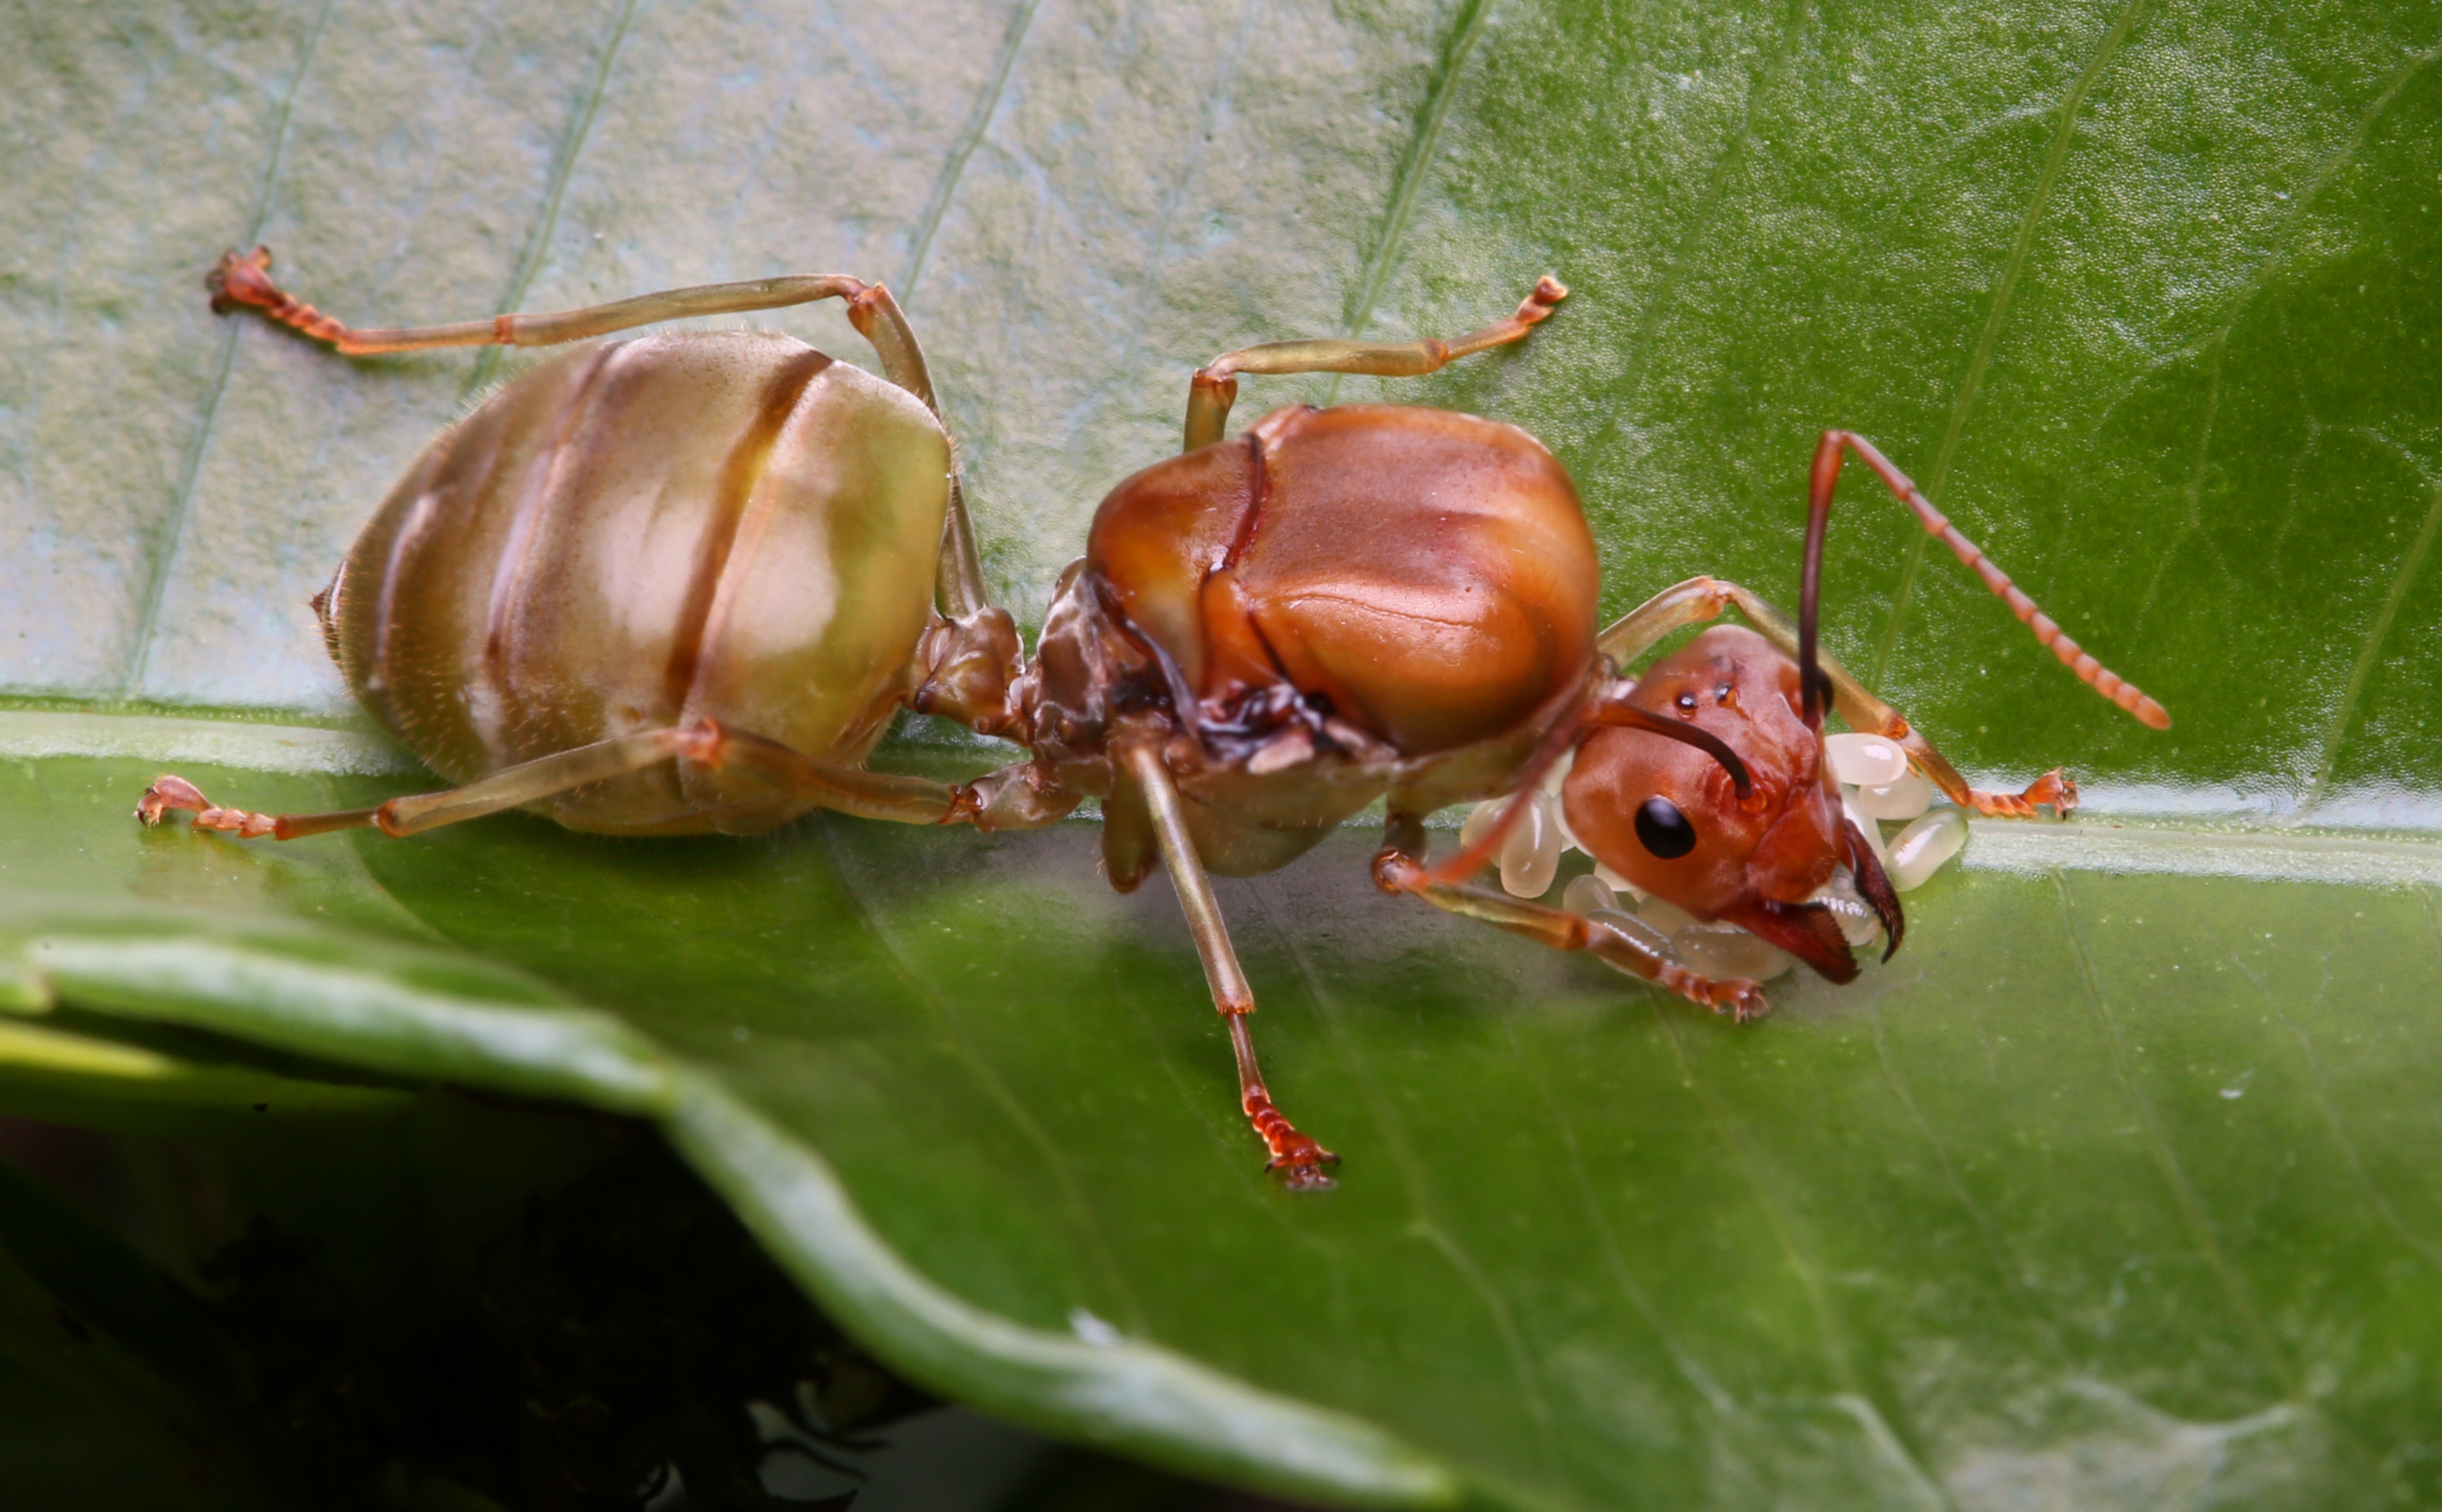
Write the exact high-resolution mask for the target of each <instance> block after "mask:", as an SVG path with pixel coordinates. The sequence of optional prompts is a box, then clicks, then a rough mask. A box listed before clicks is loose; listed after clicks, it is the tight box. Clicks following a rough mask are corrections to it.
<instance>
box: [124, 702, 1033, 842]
mask: <svg viewBox="0 0 2442 1512" xmlns="http://www.w3.org/2000/svg"><path fill="white" fill-rule="evenodd" d="M672 759H676V760H682V761H688V762H692V763H694V764H696V765H698V766H702V767H704V768H707V769H711V770H719V769H720V768H722V767H726V766H739V767H746V768H750V769H752V770H754V771H756V772H758V773H760V774H763V775H764V776H765V777H766V778H768V779H770V780H771V781H772V782H773V784H774V785H775V787H777V788H779V789H780V790H781V791H783V792H788V793H792V794H793V795H795V796H797V797H799V798H803V799H805V800H806V801H808V802H810V803H811V804H813V805H814V806H815V807H817V808H823V809H830V810H835V811H838V812H841V813H851V814H855V815H857V816H858V817H860V818H866V819H883V820H889V821H893V822H896V823H899V824H955V823H959V822H962V821H963V822H967V823H975V824H979V825H982V826H984V827H986V828H997V829H1016V828H1021V827H1023V826H1024V825H1025V824H1026V823H1027V822H1028V811H1026V809H1025V808H1024V806H1023V805H1019V804H1011V803H1006V802H1001V801H998V800H999V799H1000V797H1001V792H1000V779H1001V778H1002V777H1003V776H1004V775H1005V774H994V775H993V777H988V778H985V779H982V780H981V781H978V782H975V783H962V784H958V785H956V786H953V785H951V784H948V783H941V782H934V781H931V780H929V779H926V778H923V777H907V776H894V775H890V774H884V773H879V772H866V771H863V770H861V769H859V768H854V767H844V766H839V765H837V764H835V763H832V762H828V761H818V760H816V759H815V758H813V757H812V756H807V755H805V754H804V753H803V752H800V751H797V750H795V749H794V748H793V747H791V746H787V745H783V744H781V743H780V742H779V741H777V740H772V739H767V738H764V737H762V736H759V735H756V734H753V733H751V732H749V731H745V730H735V729H731V728H729V727H727V726H725V725H722V724H720V723H719V722H718V721H715V720H697V721H696V722H695V723H693V724H685V725H673V726H670V727H667V728H665V729H659V730H647V731H643V732H641V733H639V734H636V735H625V736H618V737H614V738H611V739H608V740H597V741H595V742H594V743H592V745H584V746H578V747H577V748H576V749H574V750H573V751H561V752H558V753H556V754H555V755H552V756H541V757H538V758H537V759H535V760H532V761H524V762H520V763H519V764H518V765H516V766H513V767H505V768H503V769H501V771H499V772H495V773H493V774H490V775H489V776H485V777H479V778H477V779H476V780H475V781H473V782H469V783H467V784H465V786H463V787H456V788H449V789H446V790H444V791H443V792H420V793H415V794H412V795H410V796H408V797H404V798H392V799H391V800H390V801H389V802H387V803H381V804H375V805H374V806H373V807H371V808H366V809H341V810H335V811H331V812H327V813H280V814H272V813H257V812H254V811H249V810H245V809H229V808H223V807H221V806H220V805H218V804H215V803H213V802H212V801H211V800H210V799H209V798H207V797H205V796H204V794H203V792H201V790H199V789H197V788H196V786H195V785H194V784H193V783H191V782H189V781H188V780H187V779H186V778H184V777H181V776H175V775H172V774H163V775H162V776H160V777H158V778H156V779H155V781H154V784H153V786H151V787H149V788H147V789H145V790H144V795H143V797H142V798H141V799H139V800H137V805H136V817H137V818H138V819H141V820H142V821H144V823H145V824H146V825H147V826H152V825H157V824H159V823H160V822H161V821H162V819H163V818H164V817H166V816H167V815H168V814H170V813H171V812H173V811H178V810H185V811H191V812H192V813H193V814H194V815H195V828H196V829H217V830H222V831H225V832H227V833H230V834H234V835H236V836H238V837H239V838H240V839H242V840H256V839H263V838H266V837H267V838H269V839H273V840H301V839H303V838H305V837H306V836H308V835H320V834H329V833H332V832H333V831H335V830H339V829H379V830H380V831H381V832H382V833H384V834H386V835H390V836H392V837H393V838H398V837H404V836H407V835H413V834H421V833H423V832H424V831H425V830H427V829H440V828H441V827H442V826H444V825H453V824H460V823H463V822H465V821H466V820H468V819H480V818H483V816H484V815H486V814H493V813H498V812H500V811H501V810H503V809H515V808H519V807H521V806H523V805H525V804H529V803H534V802H537V801H538V800H540V799H543V798H548V797H551V796H553V795H554V794H556V793H561V792H569V791H571V790H572V789H575V788H582V787H585V786H587V785H588V784H590V783H595V782H601V781H604V780H606V779H608V778H611V777H616V776H623V775H625V774H628V773H630V772H641V771H643V770H644V769H646V768H647V767H650V766H652V765H654V764H655V763H657V762H662V761H668V760H672ZM1057 817H1059V815H1058V814H1048V815H1047V816H1046V817H1044V818H1041V819H1038V820H1034V821H1033V822H1038V823H1048V822H1049V820H1050V819H1052V818H1057ZM995 819H997V820H998V821H999V822H998V823H994V822H993V821H994V820H995Z"/></svg>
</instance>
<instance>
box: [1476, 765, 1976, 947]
mask: <svg viewBox="0 0 2442 1512" xmlns="http://www.w3.org/2000/svg"><path fill="white" fill-rule="evenodd" d="M1823 758H1824V760H1825V761H1827V762H1829V763H1830V764H1831V767H1832V776H1833V777H1834V778H1836V779H1837V780H1838V781H1839V783H1840V802H1841V804H1842V806H1843V807H1844V808H1846V809H1847V811H1848V814H1849V818H1850V822H1852V823H1853V824H1855V825H1856V827H1857V832H1858V833H1860V834H1862V835H1864V836H1865V837H1866V843H1867V844H1868V845H1869V846H1871V847H1874V855H1875V857H1876V858H1877V859H1878V860H1880V861H1881V862H1882V864H1883V869H1884V871H1886V873H1888V874H1889V876H1890V879H1891V885H1892V886H1893V887H1895V888H1897V889H1898V890H1899V891H1901V892H1908V891H1912V890H1913V889H1915V888H1918V887H1922V886H1923V885H1924V884H1925V883H1926V882H1927V881H1928V880H1929V879H1930V878H1931V877H1932V876H1933V874H1934V873H1935V872H1937V871H1939V870H1941V867H1942V865H1944V864H1945V863H1947V862H1948V861H1949V860H1950V858H1951V857H1953V856H1955V855H1957V854H1959V847H1961V846H1963V845H1965V844H1966V843H1967V816H1966V815H1965V814H1964V813H1962V812H1960V811H1959V810H1957V809H1955V808H1952V807H1950V806H1949V805H1948V804H1946V803H1945V804H1943V805H1942V806H1941V808H1938V809H1937V808H1935V807H1934V806H1933V802H1934V796H1935V794H1934V788H1933V784H1932V783H1930V782H1927V781H1926V780H1925V779H1924V778H1923V777H1922V776H1919V775H1918V774H1916V773H1915V772H1913V771H1911V770H1909V768H1908V759H1907V753H1906V752H1904V751H1903V750H1901V749H1900V747H1899V745H1898V744H1897V743H1896V742H1894V741H1891V740H1888V739H1886V738H1883V737H1881V736H1879V735H1833V736H1827V737H1825V738H1824V741H1823ZM1568 774H1569V758H1568V757H1563V758H1562V759H1561V760H1560V762H1559V763H1558V765H1556V766H1555V767H1553V769H1552V771H1551V772H1550V774H1548V775H1546V776H1545V777H1544V779H1543V781H1542V783H1541V785H1540V788H1539V789H1538V791H1537V792H1536V794H1535V801H1534V802H1533V803H1531V804H1529V805H1528V806H1527V809H1526V811H1525V813H1524V814H1522V815H1521V816H1520V818H1519V821H1518V824H1517V825H1516V827H1515V828H1513V829H1511V830H1510V831H1509V833H1508V835H1507V836H1506V837H1505V838H1504V839H1503V841H1502V843H1501V848H1500V850H1499V851H1498V852H1496V853H1495V855H1494V860H1495V861H1496V862H1497V863H1498V864H1499V865H1500V868H1501V885H1502V888H1503V890H1504V891H1506V892H1508V893H1509V894H1510V895H1511V896H1513V897H1517V898H1540V897H1542V896H1543V895H1544V894H1545V893H1547V892H1549V891H1551V890H1552V884H1553V882H1554V881H1555V880H1556V879H1557V878H1558V876H1559V871H1560V857H1561V855H1562V853H1563V852H1565V851H1568V850H1583V849H1585V847H1583V846H1581V845H1579V844H1578V843H1577V837H1576V836H1575V835H1573V834H1571V833H1570V832H1569V825H1568V820H1567V819H1566V818H1565V817H1563V816H1562V814H1561V812H1560V784H1561V783H1562V782H1563V781H1564V780H1566V778H1567V777H1568ZM1508 803H1509V798H1508V797H1507V796H1506V795H1504V796H1502V797H1498V798H1489V799H1486V800H1485V801H1484V802H1483V803H1479V804H1477V805H1476V806H1475V808H1474V809H1473V810H1472V811H1470V812H1469V813H1468V814H1467V823H1466V825H1465V826H1464V827H1463V828H1462V829H1460V831H1459V839H1460V843H1461V844H1462V845H1472V844H1474V842H1475V841H1476V840H1477V839H1479V838H1481V837H1482V835H1483V834H1484V832H1485V830H1486V829H1489V828H1490V827H1491V826H1492V823H1493V821H1494V820H1495V819H1496V818H1498V817H1499V816H1500V813H1501V811H1502V810H1503V808H1505V807H1506V806H1507V805H1508ZM1886 822H1898V823H1900V824H1901V826H1902V828H1901V829H1900V830H1899V831H1898V833H1896V834H1893V835H1890V836H1888V837H1887V838H1886V837H1885V835H1884V833H1883V826H1884V824H1885V823H1886ZM1589 854H1591V852H1589ZM1813 901H1814V902H1820V903H1823V904H1825V905H1826V906H1828V907H1829V908H1831V910H1832V913H1833V914H1834V916H1836V917H1837V918H1838V919H1839V920H1840V929H1841V933H1842V934H1844V935H1846V936H1847V937H1848V939H1849V943H1850V944H1851V945H1865V944H1867V943H1868V942H1870V941H1871V940H1873V939H1874V938H1876V937H1877V936H1879V935H1880V934H1881V933H1882V923H1881V921H1880V920H1877V919H1876V918H1875V917H1874V911H1873V910H1872V909H1871V908H1868V906H1867V905H1866V902H1865V900H1864V899H1862V898H1860V897H1859V896H1858V895H1857V891H1856V887H1855V885H1854V884H1853V882H1852V881H1851V879H1850V876H1849V872H1848V868H1846V867H1842V868H1841V869H1840V871H1839V872H1838V873H1837V874H1836V875H1834V877H1833V878H1832V883H1831V884H1830V885H1829V886H1827V887H1825V888H1824V889H1823V891H1822V892H1820V893H1818V894H1816V895H1815V898H1814V900H1813ZM1560 906H1561V907H1563V908H1566V909H1568V910H1569V911H1570V912H1571V913H1575V914H1581V915H1583V916H1585V917H1586V918H1588V919H1595V920H1601V921H1602V922H1604V923H1607V924H1610V925H1612V926H1613V927H1614V928H1618V929H1623V930H1626V931H1627V932H1628V933H1630V934H1631V935H1633V936H1635V937H1637V938H1640V939H1642V940H1644V941H1645V943H1646V944H1648V945H1649V946H1651V947H1652V948H1654V949H1655V950H1657V951H1660V952H1662V953H1663V954H1665V955H1666V956H1670V957H1671V958H1673V959H1676V960H1677V961H1678V962H1679V963H1680V964H1681V965H1683V966H1686V967H1687V968H1688V969H1689V970H1691V971H1696V972H1701V973H1703V974H1704V975H1707V976H1712V977H1716V978H1719V977H1725V976H1743V977H1746V978H1748V979H1749V980H1751V981H1759V982H1761V981H1769V980H1771V979H1772V978H1773V977H1776V976H1778V975H1781V974H1782V973H1784V972H1786V971H1788V970H1789V969H1790V964H1791V962H1790V958H1789V956H1788V955H1787V954H1786V953H1785V952H1783V951H1781V950H1779V949H1778V948H1777V947H1775V946H1773V945H1770V944H1767V943H1766V942H1764V941H1763V940H1761V939H1759V938H1756V937H1755V936H1753V935H1750V934H1748V933H1747V932H1746V931H1745V930H1743V929H1740V927H1739V926H1738V925H1736V924H1733V923H1730V922H1728V921H1726V920H1716V921H1714V922H1711V923H1706V922H1704V921H1702V920H1698V919H1696V918H1695V917H1693V916H1692V915H1690V914H1688V913H1687V912H1686V910H1684V909H1682V908H1679V907H1678V906H1676V905H1675V904H1672V903H1669V902H1664V901H1663V900H1662V899H1659V898H1655V897H1652V896H1651V895H1649V894H1647V893H1644V892H1640V891H1639V890H1637V889H1636V888H1635V887H1633V886H1631V885H1630V884H1629V883H1628V881H1627V880H1626V879H1625V878H1622V877H1620V876H1619V875H1618V874H1617V873H1615V872H1613V870H1612V869H1611V868H1610V867H1608V866H1605V865H1603V864H1602V863H1601V862H1599V861H1597V862H1595V869H1594V870H1593V871H1591V872H1588V873H1586V874H1585V875H1583V876H1580V877H1574V878H1572V879H1570V881H1569V884H1568V886H1567V887H1565V888H1563V889H1562V890H1561V893H1560Z"/></svg>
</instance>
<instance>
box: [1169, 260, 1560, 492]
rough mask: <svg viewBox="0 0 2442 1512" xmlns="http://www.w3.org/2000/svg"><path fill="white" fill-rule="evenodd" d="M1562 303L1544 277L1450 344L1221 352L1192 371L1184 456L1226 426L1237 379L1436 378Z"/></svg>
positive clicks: (1329, 344)
mask: <svg viewBox="0 0 2442 1512" xmlns="http://www.w3.org/2000/svg"><path fill="white" fill-rule="evenodd" d="M1568 297H1569V291H1568V290H1567V289H1566V288H1565V287H1563V286H1562V285H1561V283H1560V281H1559V280H1558V279H1556V278H1553V277H1552V276H1551V275H1550V274H1548V273H1547V274H1545V275H1544V276H1543V277H1542V278H1540V279H1539V280H1537V281H1536V283H1535V288H1534V291H1533V292H1532V293H1530V294H1528V295H1527V296H1526V298H1525V300H1524V301H1522V302H1521V303H1520V304H1519V306H1518V313H1517V314H1515V315H1512V316H1510V317H1509V318H1508V319H1503V320H1496V321H1494V322H1493V323H1492V324H1490V325H1487V326H1485V328H1484V329H1483V330H1481V331H1470V332H1468V333H1467V335H1465V336H1463V337H1457V338H1456V339H1454V340H1449V341H1443V340H1440V339H1437V338H1435V337H1426V338H1425V339H1424V340H1421V341H1349V340H1343V339H1341V338H1339V337H1314V338H1312V339H1309V340H1304V341H1267V342H1265V343H1264V344H1263V345H1261V346H1251V347H1242V348H1240V349H1239V350H1237V351H1235V352H1225V353H1223V354H1222V355H1219V356H1217V357H1214V358H1213V359H1212V361H1211V362H1210V363H1207V364H1206V365H1205V366H1203V367H1201V368H1198V369H1197V370H1196V371H1195V376H1194V378H1193V379H1191V380H1190V381H1189V384H1188V390H1187V445H1186V446H1185V447H1184V449H1185V450H1188V451H1194V449H1195V448H1196V447H1198V446H1211V445H1212V443H1213V442H1216V441H1218V440H1220V439H1221V432H1222V430H1223V429H1224V428H1226V427H1227V426H1228V425H1229V423H1230V405H1232V404H1234V403H1235V402H1236V401H1237V398H1238V377H1237V375H1238V374H1239V373H1364V374H1369V375H1371V376H1374V377H1377V378H1414V377H1421V376H1423V375H1424V374H1425V373H1437V372H1439V371H1441V370H1442V369H1443V368H1445V367H1447V366H1449V364H1450V363H1451V362H1453V361H1455V360H1457V359H1458V358H1460V357H1465V356H1472V355H1475V354H1476V353H1478V352H1482V351H1485V350H1486V349H1487V348H1491V347H1497V346H1502V345H1504V344H1506V343H1508V342H1511V341H1517V340H1521V339H1522V338H1523V337H1525V335H1526V333H1527V332H1528V331H1530V330H1532V329H1534V327H1535V326H1536V325H1537V324H1538V323H1539V322H1540V321H1541V320H1542V319H1543V318H1544V317H1545V316H1547V315H1550V314H1551V313H1552V307H1553V306H1554V305H1556V304H1558V303H1559V302H1560V301H1562V300H1564V299H1567V298H1568Z"/></svg>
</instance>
